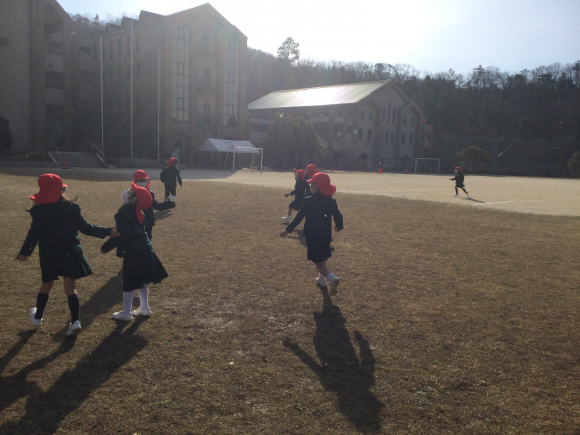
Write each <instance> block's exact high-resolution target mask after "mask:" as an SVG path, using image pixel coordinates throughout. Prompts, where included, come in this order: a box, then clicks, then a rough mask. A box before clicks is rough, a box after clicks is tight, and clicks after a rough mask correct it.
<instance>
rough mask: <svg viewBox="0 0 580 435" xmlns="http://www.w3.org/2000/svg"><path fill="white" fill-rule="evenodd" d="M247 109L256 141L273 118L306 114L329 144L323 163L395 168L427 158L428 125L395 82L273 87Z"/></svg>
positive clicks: (323, 139)
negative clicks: (271, 90)
mask: <svg viewBox="0 0 580 435" xmlns="http://www.w3.org/2000/svg"><path fill="white" fill-rule="evenodd" d="M248 111H249V113H250V116H251V118H250V124H249V125H250V133H249V136H250V140H251V141H252V143H254V144H260V143H263V141H264V139H265V137H266V134H267V132H268V129H269V127H270V125H271V124H272V123H273V120H274V117H275V116H279V115H280V114H284V115H292V116H297V115H302V116H304V117H306V118H307V119H309V120H310V121H311V122H312V123H313V125H314V127H315V129H316V132H317V134H318V136H319V141H320V142H322V143H323V144H325V145H327V147H328V150H329V158H328V161H327V162H325V163H326V165H327V166H332V167H334V168H335V169H345V170H352V169H356V170H371V169H372V170H374V169H375V168H376V166H377V165H380V166H382V167H383V168H385V169H389V168H390V169H392V170H397V168H403V167H409V166H410V164H411V161H412V159H414V158H416V157H429V144H430V143H431V141H430V136H431V134H432V127H430V126H428V125H427V121H426V119H425V117H424V116H423V111H422V110H421V109H420V108H419V106H417V104H416V103H414V102H413V101H412V100H411V99H410V98H409V97H407V96H406V95H405V93H404V92H403V90H402V89H401V88H400V87H399V86H398V85H397V84H396V83H395V82H394V81H393V80H381V81H374V82H366V83H352V84H345V85H335V86H322V87H316V88H306V89H292V90H284V91H275V92H271V93H270V94H268V95H265V96H263V97H262V98H260V99H258V100H256V101H253V102H252V103H250V104H249V105H248Z"/></svg>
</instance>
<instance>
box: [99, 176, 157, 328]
mask: <svg viewBox="0 0 580 435" xmlns="http://www.w3.org/2000/svg"><path fill="white" fill-rule="evenodd" d="M152 204H153V198H152V197H151V194H150V193H149V191H148V190H147V189H146V188H145V187H139V186H137V185H136V184H135V183H133V184H132V185H131V189H130V190H129V203H128V204H124V205H123V206H121V208H120V209H119V211H118V212H117V214H116V215H115V222H116V223H117V230H118V231H119V232H120V233H121V236H120V237H117V238H115V239H109V240H107V242H105V243H104V244H103V246H101V253H102V254H106V253H107V252H109V251H110V250H112V249H113V248H117V256H122V257H123V310H122V311H118V312H116V313H114V314H113V319H116V320H123V321H126V322H130V321H131V320H133V316H150V315H151V308H149V286H148V284H149V283H151V282H152V283H154V284H158V283H160V282H161V281H162V280H164V279H165V278H167V276H168V275H167V272H166V271H165V268H164V267H163V265H162V264H161V262H160V261H159V259H158V258H157V255H155V252H154V251H153V246H152V245H151V241H150V240H149V237H147V233H146V232H145V214H144V213H143V210H147V209H148V208H150V207H151V205H152ZM135 290H137V291H138V292H139V300H140V305H139V308H137V309H136V310H133V311H131V308H132V304H133V296H134V291H135Z"/></svg>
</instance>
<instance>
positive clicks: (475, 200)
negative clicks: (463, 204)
mask: <svg viewBox="0 0 580 435" xmlns="http://www.w3.org/2000/svg"><path fill="white" fill-rule="evenodd" d="M462 199H463V200H465V201H473V202H478V203H480V204H485V201H479V200H478V199H474V198H471V197H469V198H462Z"/></svg>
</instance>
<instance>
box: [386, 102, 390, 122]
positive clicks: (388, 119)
mask: <svg viewBox="0 0 580 435" xmlns="http://www.w3.org/2000/svg"><path fill="white" fill-rule="evenodd" d="M390 122H391V103H389V112H388V113H387V124H388V123H390Z"/></svg>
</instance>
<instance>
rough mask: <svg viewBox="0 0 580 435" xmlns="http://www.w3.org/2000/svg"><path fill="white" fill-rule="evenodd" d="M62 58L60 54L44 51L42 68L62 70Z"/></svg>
mask: <svg viewBox="0 0 580 435" xmlns="http://www.w3.org/2000/svg"><path fill="white" fill-rule="evenodd" d="M63 59H64V58H63V56H62V55H59V54H50V53H46V54H45V55H44V69H45V70H48V71H54V72H64V66H63V65H64V60H63Z"/></svg>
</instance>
